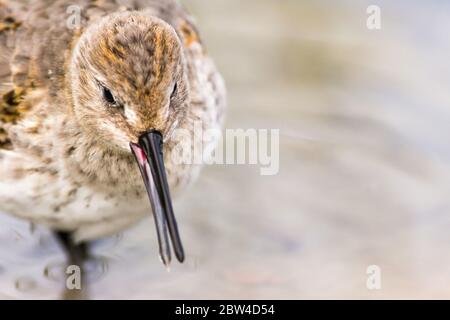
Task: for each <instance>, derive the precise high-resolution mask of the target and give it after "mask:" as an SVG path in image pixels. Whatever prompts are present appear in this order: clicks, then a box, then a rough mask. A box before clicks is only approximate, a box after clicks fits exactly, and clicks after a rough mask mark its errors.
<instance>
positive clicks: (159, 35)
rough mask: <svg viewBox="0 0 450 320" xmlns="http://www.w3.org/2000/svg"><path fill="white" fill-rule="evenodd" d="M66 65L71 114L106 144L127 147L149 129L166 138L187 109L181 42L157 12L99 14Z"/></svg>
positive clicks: (186, 85) (84, 127)
mask: <svg viewBox="0 0 450 320" xmlns="http://www.w3.org/2000/svg"><path fill="white" fill-rule="evenodd" d="M70 69H71V70H70V71H71V72H70V74H71V79H70V85H71V88H72V90H71V91H72V92H71V94H72V99H73V111H74V114H75V117H76V118H77V120H78V122H79V124H80V126H81V127H82V128H83V129H84V131H86V133H87V134H90V135H92V136H93V137H94V138H95V139H97V140H98V141H100V142H102V143H103V144H105V145H107V146H108V147H110V148H116V149H122V150H124V151H128V150H129V143H130V142H135V143H137V142H138V140H139V137H140V135H141V134H142V133H144V132H147V131H151V130H157V131H159V132H161V133H162V134H163V136H164V137H165V138H167V136H169V135H170V133H171V131H172V130H173V129H174V128H175V127H176V125H177V123H178V121H180V119H181V118H182V116H183V114H184V112H185V111H186V105H187V102H188V98H189V97H188V91H189V90H188V82H187V76H186V62H185V57H184V53H183V48H182V44H181V41H180V39H179V37H178V36H177V34H176V32H175V30H174V29H173V28H172V27H171V26H170V25H169V24H167V23H166V22H164V21H162V20H160V19H158V18H156V17H149V16H144V15H142V14H139V13H133V12H126V13H120V14H113V15H111V16H107V17H105V18H103V19H101V20H100V21H99V22H98V23H96V24H93V25H92V26H90V27H89V28H88V29H87V30H86V31H85V32H84V33H83V35H82V36H81V38H80V39H79V41H78V43H77V44H76V47H75V50H74V53H73V56H72V61H71V66H70Z"/></svg>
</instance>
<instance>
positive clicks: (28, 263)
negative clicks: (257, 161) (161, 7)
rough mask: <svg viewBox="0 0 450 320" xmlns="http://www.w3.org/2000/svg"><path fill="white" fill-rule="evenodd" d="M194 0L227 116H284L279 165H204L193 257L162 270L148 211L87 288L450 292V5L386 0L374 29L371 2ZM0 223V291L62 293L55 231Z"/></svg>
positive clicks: (266, 119)
mask: <svg viewBox="0 0 450 320" xmlns="http://www.w3.org/2000/svg"><path fill="white" fill-rule="evenodd" d="M184 2H185V3H186V4H187V5H188V6H189V7H190V8H191V10H192V11H193V12H194V13H195V15H196V16H197V17H198V22H199V26H200V29H201V31H202V33H203V35H204V37H205V42H206V43H207V44H208V48H209V51H210V53H211V55H212V56H213V57H215V59H216V61H217V62H218V65H219V67H220V69H221V70H222V71H223V73H224V75H225V78H226V81H227V86H228V91H229V105H230V108H229V113H228V121H227V127H229V128H254V127H256V128H269V129H270V128H280V129H281V141H280V143H281V146H280V150H281V154H280V160H281V166H280V173H279V175H277V176H272V177H270V176H269V177H262V176H259V174H258V172H259V171H258V169H257V168H255V167H250V166H248V167H247V166H216V167H210V168H207V169H206V170H205V172H204V174H203V175H202V177H201V179H200V181H199V182H198V183H197V184H196V185H195V186H194V188H193V189H192V190H191V192H189V193H188V194H186V195H185V196H183V197H182V198H181V199H178V202H177V203H176V204H175V209H176V211H177V213H178V214H179V225H180V229H181V232H182V237H183V240H184V241H185V243H186V245H185V246H186V250H187V261H186V263H185V264H184V265H177V264H174V265H173V266H172V267H171V270H170V272H167V271H166V270H165V269H164V268H163V267H161V264H160V263H159V261H158V254H157V247H156V246H155V244H156V243H157V242H156V239H155V237H156V235H155V234H154V227H153V225H152V222H151V221H149V219H147V220H145V221H144V222H143V223H142V224H140V225H138V226H136V227H135V228H133V229H132V230H129V231H127V232H125V233H124V234H123V236H118V237H113V238H111V239H107V240H102V241H98V242H97V243H95V244H94V247H93V255H94V256H95V257H102V258H98V259H97V260H96V262H94V263H93V265H91V267H90V272H89V273H90V274H92V276H91V278H90V279H88V280H89V282H90V283H91V287H90V288H89V294H90V296H91V297H92V298H137V299H140V298H150V299H161V298H162V299H164V298H168V299H170V298H172V299H174V298H175V299H198V298H209V299H217V298H234V299H239V298H244V299H246V298H253V299H270V298H423V297H431V296H432V297H445V298H448V297H449V289H448V288H447V286H446V284H447V283H448V282H449V281H450V276H449V273H448V265H449V264H450V258H449V257H448V255H445V254H443V252H446V251H447V244H448V243H449V242H450V234H449V233H448V230H449V228H450V215H448V209H449V208H450V203H449V201H450V200H449V194H450V172H449V169H448V168H449V167H450V166H449V165H448V164H449V162H450V152H449V150H450V146H449V143H448V139H447V137H448V136H450V129H449V126H448V123H449V122H450V109H449V107H448V105H449V102H450V96H449V93H448V88H449V87H450V85H449V79H448V75H449V74H450V72H449V71H450V70H449V69H450V66H449V65H448V63H447V59H448V53H449V51H450V46H448V44H447V43H448V41H447V37H448V36H447V34H446V32H444V31H443V30H448V29H449V25H448V24H449V23H450V19H449V18H450V17H449V14H448V12H449V11H448V10H442V8H441V7H440V6H443V7H446V6H447V5H445V4H442V3H440V2H437V1H436V2H433V3H435V5H434V6H428V4H429V3H430V2H427V3H425V2H421V1H406V0H404V1H395V4H394V3H393V2H392V1H379V2H380V6H381V8H382V19H383V20H382V30H380V31H375V32H374V31H369V30H367V28H366V27H365V19H366V8H367V5H368V4H369V2H368V1H359V2H358V3H357V4H356V2H354V1H340V2H339V3H336V2H335V1H331V0H329V1H326V0H324V1H312V0H311V1H297V0H284V1H277V0H248V1H245V2H242V1H239V2H238V1H237V0H215V1H210V2H207V1H200V0H186V1H184ZM405 6H407V7H408V10H403V8H404V7H405ZM230 17H232V19H230ZM124 214H126V213H124ZM0 219H1V220H0V221H1V222H0V298H58V297H59V293H60V290H61V288H62V286H63V285H64V283H63V282H62V279H64V277H65V275H64V267H63V262H64V255H63V252H62V251H61V249H60V248H59V246H58V245H57V242H56V241H55V240H54V239H53V237H52V236H51V234H50V233H49V232H48V231H46V230H45V228H42V227H39V226H38V227H36V229H35V230H34V231H33V232H32V230H30V228H29V226H28V224H27V223H24V222H22V221H17V220H15V219H12V218H10V217H7V216H0ZM373 264H376V265H378V266H380V267H381V270H382V276H383V278H382V283H383V284H382V288H383V290H381V291H376V292H374V291H368V290H367V288H366V287H365V283H366V276H367V275H366V268H367V267H368V266H369V265H373ZM2 267H3V269H2Z"/></svg>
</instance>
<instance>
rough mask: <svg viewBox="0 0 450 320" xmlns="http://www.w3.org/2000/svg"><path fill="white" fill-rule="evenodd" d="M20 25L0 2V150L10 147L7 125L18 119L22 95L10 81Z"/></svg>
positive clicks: (11, 11)
mask: <svg viewBox="0 0 450 320" xmlns="http://www.w3.org/2000/svg"><path fill="white" fill-rule="evenodd" d="M21 24H22V22H21V20H19V19H18V18H17V17H16V16H15V15H14V11H13V9H12V8H11V7H10V6H9V4H6V3H5V2H3V1H1V0H0V99H1V100H0V149H3V148H10V147H11V145H10V141H9V139H8V133H7V124H11V123H14V122H16V121H17V119H18V118H19V117H20V108H19V105H20V100H21V98H22V96H23V95H24V90H23V89H21V88H19V87H16V86H15V85H14V83H13V80H12V57H13V55H14V48H15V45H16V41H15V40H16V34H17V32H18V29H19V28H20V26H21Z"/></svg>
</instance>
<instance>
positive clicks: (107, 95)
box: [103, 87, 116, 105]
mask: <svg viewBox="0 0 450 320" xmlns="http://www.w3.org/2000/svg"><path fill="white" fill-rule="evenodd" d="M103 98H104V99H105V100H106V102H108V103H109V104H112V105H116V100H115V99H114V96H113V94H112V93H111V90H109V89H108V88H106V87H103Z"/></svg>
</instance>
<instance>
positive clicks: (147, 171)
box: [130, 131, 184, 266]
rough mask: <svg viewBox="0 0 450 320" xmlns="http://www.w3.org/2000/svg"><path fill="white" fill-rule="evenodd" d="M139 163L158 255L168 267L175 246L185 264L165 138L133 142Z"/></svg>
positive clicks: (149, 135)
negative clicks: (165, 164) (165, 151)
mask: <svg viewBox="0 0 450 320" xmlns="http://www.w3.org/2000/svg"><path fill="white" fill-rule="evenodd" d="M130 147H131V151H132V152H133V154H134V156H135V158H136V161H137V163H138V166H139V170H140V171H141V175H142V178H143V179H144V184H145V188H146V189H147V194H148V197H149V199H150V203H151V206H152V209H153V217H154V220H155V224H156V232H157V235H158V242H159V254H160V257H161V260H162V262H163V263H164V264H165V265H166V266H168V265H169V264H170V260H171V249H170V243H169V236H170V240H171V242H172V247H173V250H174V252H175V256H176V257H177V259H178V261H179V262H183V261H184V250H183V246H182V243H181V239H180V235H179V233H178V227H177V221H176V219H175V215H174V213H173V208H172V200H171V198H170V191H169V185H168V182H167V176H166V169H165V167H164V159H163V137H162V135H161V133H160V132H158V131H149V132H146V133H144V134H142V135H141V136H140V138H139V143H138V144H136V143H132V142H131V143H130Z"/></svg>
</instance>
